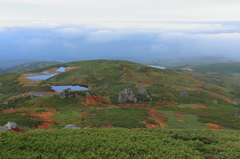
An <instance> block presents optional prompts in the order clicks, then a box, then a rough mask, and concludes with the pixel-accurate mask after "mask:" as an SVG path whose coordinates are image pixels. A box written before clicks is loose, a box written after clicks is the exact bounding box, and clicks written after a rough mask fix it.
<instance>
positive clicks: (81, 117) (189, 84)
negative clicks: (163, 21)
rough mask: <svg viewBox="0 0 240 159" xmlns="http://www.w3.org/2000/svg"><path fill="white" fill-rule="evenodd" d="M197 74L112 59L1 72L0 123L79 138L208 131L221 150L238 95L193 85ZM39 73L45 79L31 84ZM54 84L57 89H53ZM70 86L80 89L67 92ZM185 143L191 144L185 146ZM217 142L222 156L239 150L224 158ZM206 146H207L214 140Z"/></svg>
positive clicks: (234, 122) (233, 127)
mask: <svg viewBox="0 0 240 159" xmlns="http://www.w3.org/2000/svg"><path fill="white" fill-rule="evenodd" d="M59 68H60V69H62V70H61V71H59ZM193 70H195V69H194V68H193ZM201 74H202V73H201V72H195V71H193V72H191V71H184V70H177V69H175V70H167V69H161V68H155V67H149V66H146V65H142V64H138V63H134V62H129V61H120V60H90V61H77V62H70V63H63V64H58V65H53V66H48V67H45V68H40V69H37V70H31V71H24V72H15V73H4V74H1V78H0V93H1V95H0V102H1V104H0V108H1V114H0V125H4V124H6V123H7V122H9V121H11V122H16V123H17V124H18V125H19V126H20V129H21V130H23V131H24V132H25V133H30V134H31V133H33V131H31V130H38V131H39V132H42V131H43V130H46V133H48V132H49V133H50V132H51V131H52V132H55V131H57V130H58V131H65V130H63V128H64V127H65V126H66V125H68V124H73V125H76V126H77V127H81V128H84V127H86V128H87V129H88V130H86V131H87V132H88V131H90V130H92V131H94V132H95V131H97V130H99V133H100V131H108V130H105V129H107V128H109V129H111V130H112V131H119V133H120V132H122V131H128V130H129V132H130V131H131V132H133V131H134V130H135V129H139V130H138V131H143V130H146V133H147V132H148V131H153V132H154V133H157V132H158V131H161V132H159V133H160V134H161V133H163V132H164V133H166V132H169V131H172V132H174V133H173V135H170V138H174V137H175V138H178V137H177V136H176V133H177V132H178V133H179V135H180V134H182V133H187V130H189V131H190V132H194V133H193V134H194V135H195V137H196V136H198V135H196V133H197V132H198V133H203V134H206V135H207V133H205V132H208V134H214V133H215V132H214V131H216V133H219V134H218V135H220V134H222V135H223V138H224V140H222V141H221V142H222V144H224V143H223V142H224V141H226V140H228V139H229V138H227V134H228V133H232V132H233V131H234V133H235V132H238V133H239V130H240V124H239V123H240V118H239V117H236V116H235V113H236V112H237V111H238V110H239V109H240V106H239V105H238V104H233V102H234V101H237V100H239V98H238V97H239V92H238V89H237V88H232V87H229V86H228V85H227V86H225V85H219V83H218V82H214V81H212V82H208V81H207V80H206V79H205V78H204V80H201V79H200V78H198V77H200V76H201ZM47 75H53V76H51V77H49V78H44V79H39V77H40V76H41V77H43V76H47ZM34 76H36V77H37V78H35V77H34ZM30 77H32V78H30ZM59 86H62V88H61V89H60V90H57V91H54V89H53V88H54V87H59ZM72 86H78V87H80V86H83V88H85V89H82V90H74V88H73V87H72ZM66 88H72V91H70V92H65V93H64V92H62V96H60V95H59V92H61V91H62V89H66ZM235 103H236V102H235ZM125 129H126V130H125ZM83 131H85V130H83V129H81V130H79V132H83ZM63 133H64V132H63ZM72 133H73V132H72ZM125 133H127V132H125ZM134 133H137V130H136V131H134ZM194 135H193V136H194ZM180 136H181V135H180ZM166 137H167V136H166ZM185 137H186V136H185ZM205 137H206V138H210V137H209V136H205ZM167 138H169V136H168V137H167ZM180 138H181V139H184V137H179V139H180ZM184 140H185V139H184ZM190 140H191V141H193V140H192V139H189V140H188V139H186V140H185V141H190ZM199 140H200V139H199ZM229 141H230V140H229ZM236 141H240V138H239V137H238V138H236ZM179 142H180V140H179ZM194 142H195V141H194ZM218 142H219V147H217V149H218V150H219V151H220V152H222V153H221V154H222V156H232V157H233V158H234V157H240V156H239V153H237V152H238V151H237V149H238V148H239V146H235V147H234V148H233V151H234V153H232V154H229V152H228V151H225V150H223V149H221V146H220V145H221V144H220V143H221V142H220V141H218ZM232 143H234V144H235V141H232ZM210 144H211V146H213V145H214V142H211V143H210ZM205 146H207V144H205V143H204V147H205ZM215 146H216V145H215ZM193 147H194V146H193ZM213 147H214V146H213ZM220 149H221V150H220ZM195 150H197V151H198V152H199V154H198V153H197V151H196V153H195ZM201 153H202V155H203V154H205V155H206V154H214V155H217V151H214V150H211V151H209V152H207V151H206V150H205V149H204V150H203V149H198V148H194V153H191V155H193V156H194V155H195V157H196V156H198V155H200V154H201ZM185 155H186V154H185ZM210 156H211V155H210ZM165 157H166V156H165ZM202 157H203V156H202ZM166 158H167V157H166ZM205 158H207V157H205Z"/></svg>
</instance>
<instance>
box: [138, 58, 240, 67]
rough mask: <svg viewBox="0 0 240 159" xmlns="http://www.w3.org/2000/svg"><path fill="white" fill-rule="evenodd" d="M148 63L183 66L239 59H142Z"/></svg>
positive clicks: (228, 61)
mask: <svg viewBox="0 0 240 159" xmlns="http://www.w3.org/2000/svg"><path fill="white" fill-rule="evenodd" d="M142 62H143V63H148V64H157V65H163V66H183V65H206V64H214V63H230V62H239V60H237V59H230V58H226V57H216V56H197V57H180V58H160V59H155V60H150V61H149V60H148V61H142Z"/></svg>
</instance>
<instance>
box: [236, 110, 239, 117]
mask: <svg viewBox="0 0 240 159" xmlns="http://www.w3.org/2000/svg"><path fill="white" fill-rule="evenodd" d="M235 117H240V109H239V110H238V111H237V112H236V113H235Z"/></svg>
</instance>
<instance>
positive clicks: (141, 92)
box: [138, 86, 147, 94]
mask: <svg viewBox="0 0 240 159" xmlns="http://www.w3.org/2000/svg"><path fill="white" fill-rule="evenodd" d="M138 93H140V94H146V93H147V89H146V88H145V87H143V86H140V87H138Z"/></svg>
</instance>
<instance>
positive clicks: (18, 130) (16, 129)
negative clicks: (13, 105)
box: [8, 128, 22, 132]
mask: <svg viewBox="0 0 240 159" xmlns="http://www.w3.org/2000/svg"><path fill="white" fill-rule="evenodd" d="M8 131H15V132H22V130H20V129H19V128H12V129H11V130H8Z"/></svg>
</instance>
